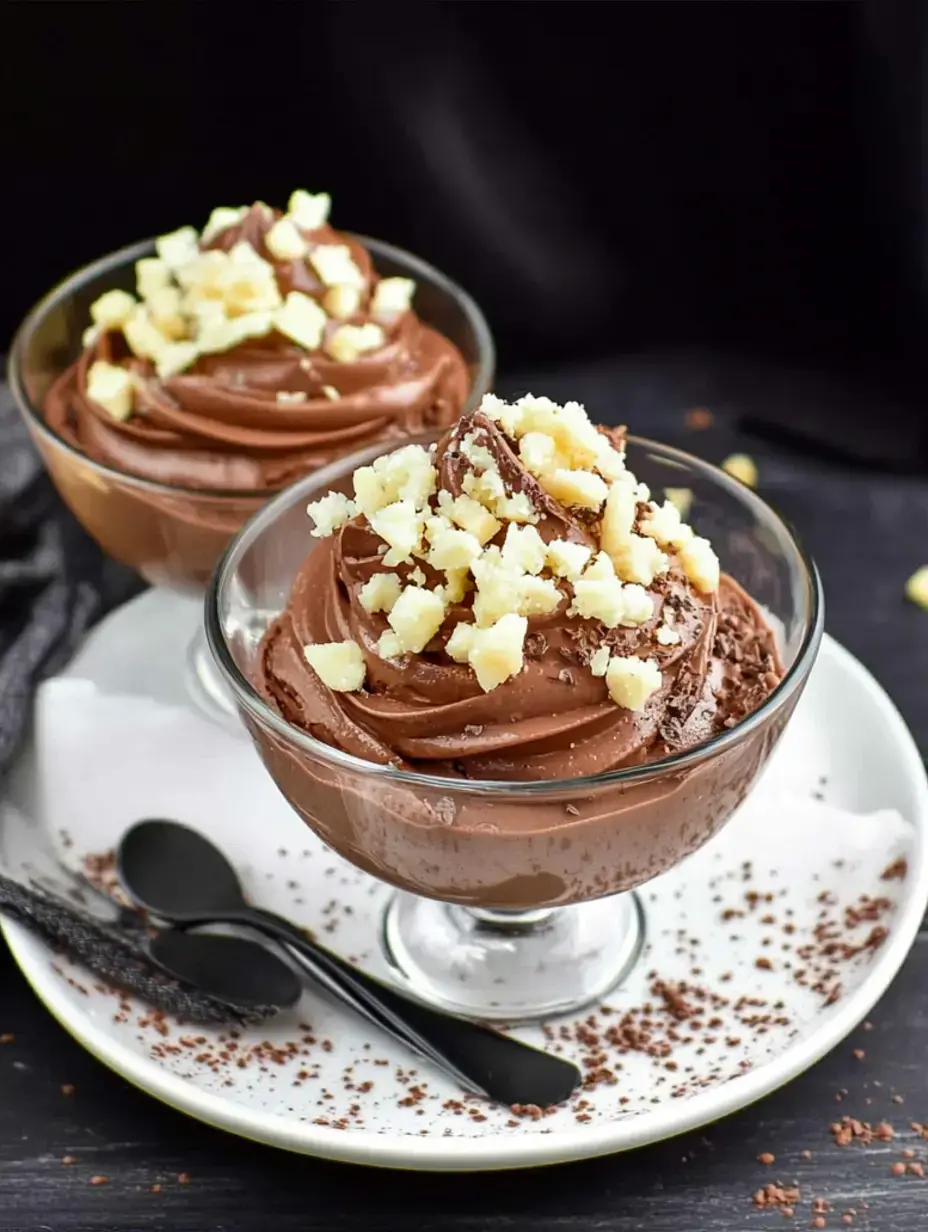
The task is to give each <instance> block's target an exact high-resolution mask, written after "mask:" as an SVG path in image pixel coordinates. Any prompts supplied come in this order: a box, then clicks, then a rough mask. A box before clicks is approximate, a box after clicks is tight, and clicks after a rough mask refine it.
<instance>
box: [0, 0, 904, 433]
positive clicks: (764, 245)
mask: <svg viewBox="0 0 928 1232" xmlns="http://www.w3.org/2000/svg"><path fill="white" fill-rule="evenodd" d="M926 17H928V11H926V6H925V5H924V4H920V3H918V2H917V0H916V2H915V3H905V2H902V3H900V2H897V0H872V2H871V0H860V2H857V3H844V2H841V0H834V2H831V3H797V4H775V3H759V4H729V3H711V2H702V3H698V4H693V3H661V4H647V3H608V2H607V3H596V2H586V0H574V2H572V3H571V2H564V0H553V2H548V3H538V2H511V0H509V2H506V0H503V2H496V3H415V4H411V3H390V4H383V3H379V4H378V3H365V2H363V0H358V2H356V3H345V2H341V3H287V2H284V3H281V2H274V0H271V2H270V3H264V4H260V5H259V4H249V5H242V6H239V7H231V6H222V7H221V8H219V7H217V6H213V5H207V4H155V3H132V4H95V3H86V2H77V3H54V2H52V3H42V4H7V5H4V6H2V13H0V23H2V28H0V35H2V39H0V41H2V45H3V46H4V48H5V49H6V51H7V55H6V56H5V58H4V72H3V74H2V77H0V91H2V94H0V98H2V107H3V112H2V119H3V123H2V126H0V174H2V183H3V185H4V192H3V195H2V204H0V209H2V211H3V218H2V219H0V224H2V226H0V234H2V235H3V236H4V237H5V241H6V242H5V245H4V262H3V265H4V295H3V297H2V301H0V349H2V348H3V340H4V339H6V338H8V337H9V335H10V334H11V332H12V330H13V329H14V327H15V324H16V322H17V320H18V319H19V317H20V316H21V314H22V313H23V311H24V310H25V309H26V308H27V307H28V305H29V304H30V302H31V301H32V300H33V299H34V298H36V297H37V296H38V295H39V294H40V293H41V292H42V291H43V290H44V289H45V288H47V287H48V286H49V285H50V284H51V283H52V282H53V281H54V280H55V279H56V278H58V277H59V276H60V275H62V274H63V273H64V272H66V271H68V270H70V269H71V268H73V267H74V266H76V265H78V264H81V263H83V262H84V261H86V260H88V259H89V258H91V257H94V256H96V255H98V254H99V253H100V252H101V251H104V250H107V249H109V248H113V247H116V246H118V245H121V244H123V243H126V242H128V241H130V240H132V239H134V238H136V237H138V236H140V235H144V234H151V233H155V232H158V231H163V230H167V229H169V228H173V227H175V226H177V225H180V224H181V223H185V222H197V223H200V224H202V221H204V220H205V218H206V215H207V213H208V211H209V209H210V207H211V206H212V205H215V204H235V203H239V202H243V201H246V200H249V199H252V198H254V197H256V196H260V197H263V198H265V199H267V200H269V201H271V202H274V203H283V202H284V201H285V200H286V196H287V194H288V192H289V190H290V189H291V188H292V187H293V186H296V185H302V186H306V187H309V188H313V189H321V188H326V189H329V190H331V191H332V192H333V194H334V197H335V221H336V222H337V223H340V224H342V225H344V226H347V227H350V228H355V229H357V230H361V231H368V232H370V233H373V234H378V235H383V236H385V237H389V238H391V239H393V240H395V241H396V242H398V243H400V244H403V245H406V246H409V247H412V248H414V249H416V250H418V251H420V252H421V253H423V255H426V256H428V257H429V258H431V259H432V260H434V261H436V262H437V263H438V264H440V265H442V266H443V267H445V268H446V269H447V270H448V271H449V272H450V273H451V274H453V275H454V276H456V277H457V278H459V279H460V280H461V281H462V282H463V283H465V284H466V285H467V287H468V288H469V289H470V290H471V291H472V292H473V293H474V294H475V295H476V296H477V297H478V299H479V300H480V301H481V303H482V304H483V305H484V307H485V309H486V311H487V313H488V315H489V316H490V319H491V322H492V324H493V326H494V328H495V330H496V332H497V334H498V336H499V340H500V350H501V357H502V362H503V365H504V367H507V368H511V367H512V366H513V365H516V366H524V365H526V364H531V365H538V364H545V363H550V364H556V363H558V362H561V361H563V360H564V359H567V358H585V357H589V356H599V355H615V354H618V353H629V352H636V351H641V350H651V349H654V348H660V347H664V346H679V345H681V344H682V345H687V346H691V345H701V346H708V347H713V348H719V347H721V348H725V349H726V350H735V351H740V352H748V353H753V354H763V355H765V356H768V357H772V358H775V359H782V358H787V359H789V360H790V361H792V362H801V363H805V364H813V365H826V366H828V367H831V368H837V369H841V370H844V371H847V372H848V373H851V374H853V375H854V376H855V377H858V376H859V377H860V378H861V379H867V380H873V381H877V382H879V383H880V384H882V385H884V386H887V387H888V386H892V387H893V388H895V389H896V390H898V391H900V392H901V393H902V395H903V397H904V398H905V399H907V400H909V401H912V402H915V401H918V399H919V398H920V397H921V394H922V391H923V387H924V383H923V361H922V352H923V350H924V348H923V347H922V346H921V338H922V330H923V328H924V324H925V317H926V315H928V308H926V305H928V289H926V265H925V252H924V204H923V201H922V185H923V178H924V170H925V168H924V152H923V124H922V109H923V108H922V97H923V93H924V79H923V75H922V61H923V56H924V37H925V36H924V30H925V23H926ZM900 414H903V412H900ZM907 414H908V415H909V417H910V418H911V416H912V414H913V412H908V413H907Z"/></svg>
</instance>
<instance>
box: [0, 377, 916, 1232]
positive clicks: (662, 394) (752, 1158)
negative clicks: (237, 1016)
mask: <svg viewBox="0 0 928 1232" xmlns="http://www.w3.org/2000/svg"><path fill="white" fill-rule="evenodd" d="M622 381H623V378H620V377H619V376H617V374H616V373H615V371H613V370H610V369H604V370H602V371H601V372H599V373H597V374H592V375H590V376H588V378H587V380H586V382H585V387H583V388H582V392H581V395H580V396H586V398H587V400H588V403H589V404H590V406H591V408H592V409H593V410H594V411H597V412H598V413H599V414H600V415H601V416H602V417H603V418H607V419H608V418H611V419H613V420H614V419H615V414H614V412H613V413H612V414H610V408H611V407H613V406H614V405H615V398H616V396H619V397H620V399H621V397H622V395H616V394H615V390H616V389H617V388H619V387H620V386H621V385H622ZM532 384H533V385H534V386H535V387H536V389H537V391H538V392H542V391H543V392H546V393H551V394H552V396H559V395H560V396H571V395H572V396H577V392H576V391H577V386H576V385H570V384H569V383H568V385H567V387H566V388H564V389H561V388H559V387H558V383H557V382H556V381H555V380H551V381H548V382H544V383H543V382H542V381H540V380H539V381H533V382H532ZM632 385H633V388H634V396H633V397H632V395H631V394H629V397H628V400H627V401H626V402H624V403H622V404H623V405H626V407H627V409H626V410H625V411H624V412H623V414H625V415H627V416H628V418H629V419H630V420H631V421H632V422H633V423H634V424H635V425H636V426H637V427H638V428H639V430H643V431H646V432H648V433H650V434H652V435H654V436H660V437H662V438H664V439H669V440H674V441H677V442H678V443H681V444H685V445H687V446H689V447H690V448H693V449H694V450H696V451H697V452H700V453H702V454H703V455H704V456H707V457H711V458H714V459H717V460H718V459H721V458H722V457H724V456H725V454H726V453H728V452H730V451H731V450H732V449H733V448H735V447H739V448H746V449H748V450H749V451H750V452H751V453H753V454H754V456H755V457H756V458H757V459H758V462H759V464H760V468H761V489H762V491H763V493H764V494H765V495H766V496H767V497H768V498H769V499H770V500H772V501H773V502H774V503H775V504H776V505H777V506H778V507H779V508H780V509H781V510H782V512H783V513H784V514H785V515H786V516H787V517H788V518H789V519H790V520H792V521H793V522H794V524H795V525H796V526H798V528H799V529H800V531H801V533H802V534H803V537H804V538H805V539H806V541H807V543H808V545H809V547H810V548H811V550H812V551H813V553H814V554H815V556H816V557H817V559H818V561H819V563H820V566H821V569H822V574H823V577H824V582H825V589H826V595H827V600H828V616H827V625H828V627H829V629H830V631H831V633H832V634H833V635H834V636H836V637H837V638H838V639H839V640H840V641H842V642H843V643H844V644H845V645H846V646H848V648H849V649H850V650H852V651H853V652H854V653H855V654H857V655H858V656H859V657H860V658H861V659H862V660H863V661H864V662H865V663H866V664H867V665H868V666H869V667H870V668H871V669H872V670H873V671H874V672H875V674H876V675H877V676H878V677H879V678H880V680H881V681H882V682H883V683H884V685H885V686H886V688H887V689H888V690H889V692H890V693H891V694H892V696H893V697H894V699H895V700H896V702H897V703H898V705H899V706H900V708H901V709H902V711H903V714H904V715H905V717H906V719H907V720H908V722H909V723H910V724H911V726H912V729H913V731H914V733H915V736H916V739H917V740H918V741H919V744H920V746H921V748H922V749H923V750H925V749H928V613H925V612H922V611H920V610H918V609H917V608H915V607H913V606H912V605H910V604H907V603H906V602H905V600H904V598H903V586H904V583H905V580H906V578H907V577H908V575H909V574H910V573H911V572H912V571H913V570H914V569H915V568H916V567H917V566H919V565H921V564H924V563H928V482H926V481H925V479H924V478H920V477H918V476H916V475H913V474H906V473H904V469H903V468H900V469H899V470H898V471H897V472H893V471H887V470H883V469H878V468H876V467H873V466H868V465H866V464H860V463H851V462H841V461H836V460H834V458H832V460H823V459H822V458H821V457H818V458H815V457H813V455H812V453H811V452H810V451H797V450H794V449H788V448H786V447H785V446H779V447H778V446H774V445H772V444H769V443H767V444H762V443H761V442H759V441H758V440H756V439H753V438H752V437H751V436H750V435H747V434H745V432H744V430H743V429H736V428H735V427H734V426H733V424H732V422H730V421H729V420H728V418H727V416H726V415H725V414H724V410H723V413H722V414H721V415H720V416H719V418H718V421H717V424H716V426H715V427H714V428H712V429H710V430H709V431H707V432H704V433H700V434H699V435H698V436H697V435H696V434H694V433H688V432H687V431H686V429H685V428H684V427H683V415H682V409H683V407H684V406H685V405H687V404H691V403H692V402H693V401H694V400H699V401H704V402H707V403H708V404H709V405H723V404H725V402H726V395H725V391H724V390H721V391H720V390H719V389H717V388H715V387H714V386H713V384H712V381H711V380H709V379H707V380H702V381H701V382H699V383H698V388H697V387H693V386H691V387H688V388H686V389H685V390H683V392H680V391H679V389H676V388H673V387H671V388H668V387H665V386H663V385H661V384H660V383H659V382H658V383H656V384H654V385H653V386H651V387H650V391H649V390H648V389H646V390H645V392H644V393H642V392H641V382H640V381H639V380H638V379H637V378H636V377H634V374H633V380H632ZM626 388H627V389H628V388H630V387H629V386H628V385H627V384H626ZM730 401H731V397H730V395H729V396H728V402H730ZM871 1017H872V1020H873V1029H872V1030H870V1031H864V1030H863V1029H861V1030H859V1031H858V1032H856V1033H855V1035H854V1036H853V1037H852V1038H851V1039H849V1040H847V1041H845V1042H844V1043H843V1044H841V1045H840V1046H839V1047H838V1048H837V1049H836V1050H835V1051H834V1052H833V1053H832V1054H831V1055H830V1056H828V1057H826V1058H825V1059H824V1060H823V1061H822V1062H821V1063H820V1064H819V1065H817V1066H816V1067H815V1068H814V1069H813V1070H811V1071H810V1072H809V1073H807V1074H805V1075H804V1076H803V1077H801V1078H799V1079H798V1080H796V1081H795V1082H793V1083H791V1084H790V1085H789V1086H788V1087H786V1088H785V1089H784V1090H782V1091H780V1092H778V1093H776V1094H774V1095H771V1096H769V1097H768V1098H767V1099H764V1100H762V1101H761V1102H760V1103H759V1104H757V1105H756V1106H755V1107H753V1108H749V1109H747V1110H745V1111H743V1112H741V1113H739V1114H737V1115H735V1116H732V1117H729V1118H728V1119H727V1120H725V1121H723V1122H721V1123H719V1124H717V1125H714V1126H712V1127H711V1128H709V1129H707V1130H705V1131H700V1132H697V1133H692V1134H688V1135H685V1136H683V1137H681V1138H677V1139H674V1140H672V1141H669V1142H665V1143H662V1144H660V1145H657V1146H653V1147H649V1148H646V1149H642V1150H639V1151H636V1152H634V1153H633V1154H629V1155H623V1156H615V1157H612V1158H607V1159H601V1160H596V1161H592V1162H588V1163H583V1164H577V1165H572V1166H568V1167H559V1168H553V1169H547V1170H540V1171H537V1172H533V1173H508V1174H496V1175H494V1174H488V1175H484V1176H454V1175H447V1176H441V1175H411V1174H405V1173H389V1172H374V1171H371V1170H366V1171H361V1170H360V1169H357V1168H352V1167H348V1166H342V1165H335V1164H329V1163H324V1162H320V1161H316V1160H312V1159H307V1158H303V1157H297V1156H288V1155H285V1154H283V1153H282V1152H275V1151H272V1150H270V1149H268V1148H264V1147H260V1146H256V1145H253V1144H251V1143H248V1142H243V1141H240V1140H237V1139H235V1138H232V1137H231V1136H228V1135H224V1134H221V1133H219V1132H217V1131H214V1130H211V1129H209V1128H207V1127H205V1126H202V1125H199V1124H197V1123H195V1122H193V1121H191V1120H188V1119H186V1118H185V1117H183V1116H181V1115H179V1114H177V1113H175V1112H173V1111H171V1110H169V1109H167V1108H165V1107H164V1106H162V1105H161V1104H159V1103H157V1102H156V1101H155V1100H153V1099H150V1098H149V1097H148V1096H146V1095H144V1094H143V1093H141V1092H139V1091H136V1090H135V1089H133V1088H132V1087H131V1086H129V1085H128V1084H127V1083H125V1082H124V1081H123V1080H122V1079H120V1078H117V1077H116V1076H115V1075H113V1074H112V1073H110V1072H109V1071H108V1070H107V1069H105V1068H104V1067H103V1066H102V1065H100V1064H99V1063H98V1062H97V1061H95V1060H93V1059H92V1058H91V1057H90V1056H89V1055H87V1054H86V1053H84V1052H83V1051H82V1050H81V1049H80V1048H79V1047H78V1046H77V1044H75V1043H74V1042H73V1041H72V1040H71V1039H70V1037H69V1036H68V1035H67V1034H66V1033H65V1032H64V1031H63V1030H62V1029H61V1028H60V1027H59V1026H58V1025H57V1024H56V1023H55V1022H54V1021H53V1020H52V1019H51V1018H50V1017H49V1016H48V1014H47V1013H46V1012H45V1010H44V1009H43V1008H42V1007H41V1006H40V1005H39V1004H38V1002H37V1001H36V999H35V998H34V996H33V994H32V992H31V991H30V989H29V988H28V987H27V985H26V984H25V982H24V980H23V979H22V977H21V976H20V975H19V973H18V972H17V971H16V969H15V967H14V965H13V962H12V960H11V958H10V956H9V954H8V953H7V952H6V951H5V950H2V949H0V1032H2V1033H10V1034H12V1035H13V1036H14V1037H15V1039H14V1040H13V1041H12V1042H10V1043H6V1044H2V1045H0V1232H13V1230H14V1229H15V1230H17V1232H27V1230H28V1232H38V1230H39V1229H50V1230H53V1232H103V1230H104V1229H107V1230H109V1229H113V1230H116V1229H118V1230H120V1232H122V1230H126V1229H129V1230H135V1229H138V1230H139V1232H143V1230H144V1232H154V1230H155V1229H164V1230H165V1232H220V1230H221V1232H247V1230H250V1229H255V1230H256V1232H272V1230H273V1232H291V1230H292V1232H296V1230H297V1229H301V1230H303V1229H345V1230H346V1232H347V1230H354V1229H358V1230H359V1232H360V1230H361V1229H363V1230H364V1232H378V1230H379V1229H384V1230H387V1229H391V1230H392V1229H397V1230H399V1229H407V1228H416V1229H422V1232H426V1230H427V1229H433V1228H434V1229H439V1228H456V1229H460V1230H461V1232H465V1230H466V1232H482V1230H483V1229H488V1230H493V1229H499V1230H500V1232H502V1230H504V1229H505V1230H508V1229H523V1228H524V1229H531V1230H532V1232H554V1230H555V1229H567V1228H570V1229H571V1230H572V1232H573V1229H579V1230H587V1229H588V1230H590V1232H593V1230H594V1229H608V1230H609V1232H626V1230H628V1232H631V1230H632V1229H639V1228H640V1229H650V1230H652V1232H748V1230H749V1229H760V1228H781V1227H790V1226H795V1227H800V1228H805V1227H808V1226H809V1225H810V1221H811V1202H812V1199H813V1198H816V1197H821V1198H825V1199H827V1200H828V1202H830V1203H831V1205H832V1206H833V1208H834V1209H833V1212H832V1213H831V1214H830V1215H829V1216H828V1224H827V1226H828V1227H829V1228H844V1227H846V1226H852V1227H854V1228H857V1229H867V1230H868V1232H914V1230H915V1229H918V1228H921V1227H925V1226H926V1225H928V1179H921V1178H919V1177H918V1176H917V1175H911V1174H910V1175H905V1176H895V1175H893V1174H892V1171H891V1166H892V1164H893V1163H894V1162H896V1161H899V1160H900V1157H901V1153H902V1151H903V1150H904V1149H908V1148H911V1149H914V1150H915V1151H916V1152H917V1155H916V1157H915V1159H914V1161H913V1162H917V1161H918V1160H919V1159H922V1158H925V1159H926V1161H928V1141H923V1140H922V1139H921V1138H918V1137H917V1136H916V1135H915V1134H914V1133H913V1131H912V1130H910V1129H909V1124H910V1122H911V1121H913V1120H914V1121H916V1122H921V1121H924V1122H926V1123H928V1066H926V1060H928V933H923V934H922V936H921V937H920V938H919V941H918V943H917V944H916V946H915V948H914V950H913V952H912V954H911V956H910V958H909V960H908V962H907V963H906V966H905V967H904V969H903V971H902V972H901V974H900V976H899V978H898V979H897V980H896V982H895V983H894V985H893V986H892V988H891V989H890V991H889V992H888V993H887V994H886V996H885V997H884V999H883V1000H882V1002H881V1003H880V1004H879V1005H878V1006H877V1007H876V1009H875V1010H874V1011H873V1014H872V1016H871ZM855 1049H862V1050H863V1051H864V1052H865V1055H864V1056H863V1057H862V1058H859V1057H857V1056H855V1055H854V1050H855ZM72 1087H73V1091H71V1090H70V1088H72ZM66 1091H69V1092H70V1093H66ZM839 1096H840V1099H839V1098H838V1097H839ZM843 1115H848V1116H852V1117H856V1118H859V1119H860V1120H862V1121H863V1120H866V1121H869V1122H873V1123H875V1122H878V1121H881V1120H886V1121H889V1122H890V1123H891V1124H892V1125H893V1126H894V1127H895V1129H896V1130H897V1131H898V1137H897V1139H896V1141H894V1142H892V1143H887V1142H881V1141H875V1142H873V1143H871V1144H870V1145H868V1146H864V1145H861V1144H859V1143H852V1144H851V1145H849V1146H846V1147H839V1146H837V1145H835V1143H834V1142H833V1139H832V1135H831V1134H830V1132H829V1124H830V1123H831V1122H832V1121H834V1120H835V1119H836V1118H839V1117H841V1116H843ZM922 1148H924V1149H922ZM764 1152H770V1153H771V1154H773V1155H774V1156H775V1157H776V1160H775V1163H773V1164H771V1165H770V1166H764V1165H762V1164H760V1163H759V1162H758V1161H757V1156H758V1155H759V1154H762V1153H764ZM804 1152H809V1153H810V1154H809V1155H808V1156H805V1155H804V1154H803V1153H804ZM65 1156H70V1157H73V1159H74V1160H75V1161H76V1162H75V1163H73V1164H70V1165H64V1164H62V1162H61V1160H62V1159H63V1158H64V1157H65ZM926 1169H928V1162H926ZM95 1176H100V1177H106V1178H107V1180H106V1183H105V1184H97V1185H94V1184H92V1183H91V1178H93V1177H95ZM181 1177H183V1178H184V1179H183V1180H181V1179H179V1178H181ZM773 1181H782V1182H784V1183H786V1184H792V1183H793V1182H796V1183H798V1185H799V1188H800V1192H801V1200H800V1202H799V1204H798V1205H797V1208H796V1213H795V1216H794V1217H793V1218H792V1219H790V1220H787V1219H784V1217H783V1215H781V1214H780V1213H778V1212H777V1211H776V1210H770V1209H764V1210H761V1209H757V1208H756V1207H755V1206H754V1204H753V1202H752V1194H753V1193H754V1192H755V1191H756V1190H757V1189H758V1188H760V1187H761V1186H763V1185H765V1184H767V1183H770V1182H773ZM156 1185H157V1186H160V1190H158V1191H156V1190H153V1186H156ZM850 1210H853V1211H855V1212H856V1214H854V1215H853V1216H848V1218H852V1219H853V1223H852V1224H850V1225H848V1224H846V1223H844V1222H842V1216H843V1215H844V1213H845V1212H847V1211H850Z"/></svg>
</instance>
